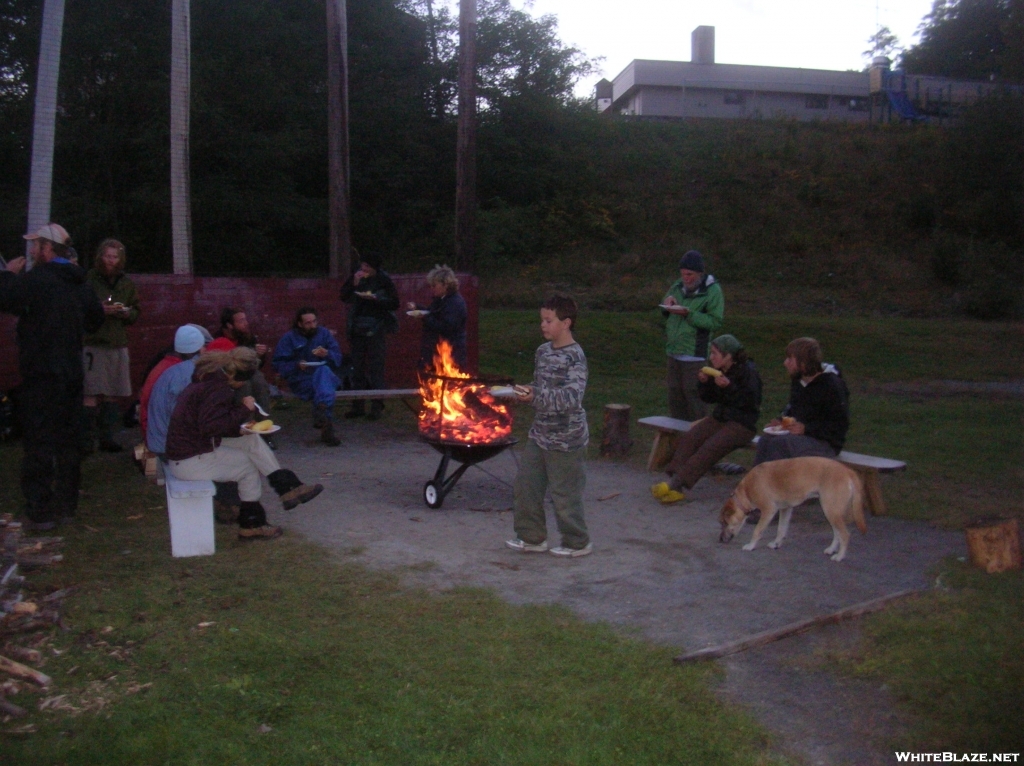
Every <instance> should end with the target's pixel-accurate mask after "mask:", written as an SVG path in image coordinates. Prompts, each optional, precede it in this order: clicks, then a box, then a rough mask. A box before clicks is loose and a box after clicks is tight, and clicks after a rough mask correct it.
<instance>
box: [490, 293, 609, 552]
mask: <svg viewBox="0 0 1024 766" xmlns="http://www.w3.org/2000/svg"><path fill="white" fill-rule="evenodd" d="M576 314H577V306H576V301H574V300H573V299H572V298H570V297H569V296H567V295H554V296H552V297H550V298H548V299H547V300H546V301H544V305H543V306H542V307H541V310H540V331H541V334H542V335H543V336H544V338H545V339H546V340H547V341H548V342H547V343H545V344H543V345H542V346H540V347H539V348H538V349H537V353H536V355H535V357H534V361H535V368H534V373H533V385H532V386H516V387H515V392H516V397H517V399H518V400H519V401H520V402H523V403H524V404H532V405H533V408H534V409H535V410H536V415H535V416H534V419H533V425H531V426H530V433H529V438H528V440H527V442H526V447H525V448H524V449H523V453H522V460H521V461H520V464H519V473H518V474H516V481H515V488H514V494H515V519H514V525H515V531H516V535H517V537H516V538H515V539H514V540H507V541H506V542H505V545H506V546H508V547H509V548H511V549H512V550H516V551H521V552H523V553H543V552H544V551H548V550H549V548H548V543H547V537H548V532H547V524H546V522H545V517H544V495H545V493H546V492H547V491H548V490H550V492H551V500H552V502H553V503H554V506H555V520H556V522H557V523H558V531H559V532H560V533H561V535H562V544H561V545H559V546H557V547H555V548H551V549H550V553H552V554H553V555H555V556H563V557H567V558H576V557H578V556H586V555H587V554H589V553H590V552H591V551H592V550H593V549H594V548H593V545H592V544H591V542H590V536H589V535H588V534H587V525H586V522H585V521H584V519H583V488H584V487H585V486H586V483H587V468H586V459H587V442H588V441H589V439H590V435H589V432H588V430H587V414H586V412H585V411H584V409H583V392H584V391H585V390H586V387H587V357H586V356H585V355H584V354H583V349H582V348H580V345H579V344H578V343H577V342H576V341H575V340H574V339H573V337H572V331H573V328H574V326H575V324H576Z"/></svg>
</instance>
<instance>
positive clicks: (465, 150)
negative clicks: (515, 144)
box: [455, 0, 477, 270]
mask: <svg viewBox="0 0 1024 766" xmlns="http://www.w3.org/2000/svg"><path fill="white" fill-rule="evenodd" d="M476 206H477V202H476V0H460V2H459V130H458V138H457V140H456V144H455V260H456V261H457V263H458V266H459V268H460V269H463V270H471V269H472V268H473V267H474V266H475V265H476Z"/></svg>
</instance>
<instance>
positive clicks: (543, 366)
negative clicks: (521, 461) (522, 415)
mask: <svg viewBox="0 0 1024 766" xmlns="http://www.w3.org/2000/svg"><path fill="white" fill-rule="evenodd" d="M586 388H587V357H586V356H585V355H584V353H583V349H582V348H581V347H580V344H579V343H571V344H569V345H568V346H563V347H562V348H552V347H551V344H550V343H545V344H544V345H542V346H540V347H539V348H538V349H537V353H536V355H535V356H534V371H533V407H534V409H535V410H536V411H537V413H536V415H534V418H533V425H532V426H530V435H529V438H530V439H531V440H533V441H534V442H536V444H537V446H538V447H540V448H541V449H546V450H554V451H555V452H570V451H572V450H576V449H579V448H580V447H585V446H587V442H588V441H590V433H589V432H588V430H587V413H586V412H585V411H584V409H583V392H584V391H585V390H586Z"/></svg>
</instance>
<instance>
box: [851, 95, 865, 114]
mask: <svg viewBox="0 0 1024 766" xmlns="http://www.w3.org/2000/svg"><path fill="white" fill-rule="evenodd" d="M847 103H848V104H849V106H850V111H851V112H866V111H868V100H867V99H866V98H851V99H850V100H849V102H847Z"/></svg>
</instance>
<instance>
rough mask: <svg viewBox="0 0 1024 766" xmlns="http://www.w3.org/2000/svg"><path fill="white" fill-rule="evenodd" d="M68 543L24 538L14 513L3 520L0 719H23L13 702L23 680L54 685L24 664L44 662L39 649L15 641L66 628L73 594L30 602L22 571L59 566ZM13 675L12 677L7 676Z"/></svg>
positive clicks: (0, 544) (0, 534)
mask: <svg viewBox="0 0 1024 766" xmlns="http://www.w3.org/2000/svg"><path fill="white" fill-rule="evenodd" d="M63 544H64V539H63V538H61V537H34V538H33V537H24V535H23V534H22V529H21V524H19V523H18V522H16V521H13V519H12V517H11V515H10V514H3V515H2V516H0V640H3V641H4V642H5V643H3V644H2V645H0V716H3V717H18V716H23V715H25V710H24V709H23V708H21V707H19V706H18V705H15V704H14V703H12V702H9V701H8V700H7V696H8V695H11V694H14V693H17V691H18V690H19V688H20V687H19V683H20V682H25V681H27V682H29V683H32V684H35V685H37V686H40V687H48V686H49V685H50V677H49V676H47V675H46V674H45V673H41V672H40V671H38V670H36V669H35V668H32V667H30V666H29V665H26V664H23V663H32V664H39V662H40V661H41V660H42V655H41V653H40V652H39V651H38V650H37V649H31V648H26V647H24V646H19V645H17V644H15V643H13V642H12V641H11V640H9V639H11V637H14V636H27V635H29V634H31V633H34V632H36V631H39V630H43V629H50V628H52V627H53V626H54V625H58V626H60V627H63V625H62V624H61V605H62V604H63V601H64V597H65V596H67V594H68V592H69V591H68V590H67V589H64V590H59V591H55V592H54V593H51V594H50V595H48V596H45V597H43V598H38V599H36V598H27V597H26V595H25V592H24V591H23V589H22V587H23V586H24V584H25V577H24V575H22V574H20V572H21V571H28V570H32V569H36V568H39V567H44V566H48V565H50V564H55V563H57V562H58V561H61V560H62V559H63V556H61V555H60V554H59V553H57V552H56V551H57V550H59V548H60V547H61V546H62V545H63ZM5 676H8V677H9V678H5Z"/></svg>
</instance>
